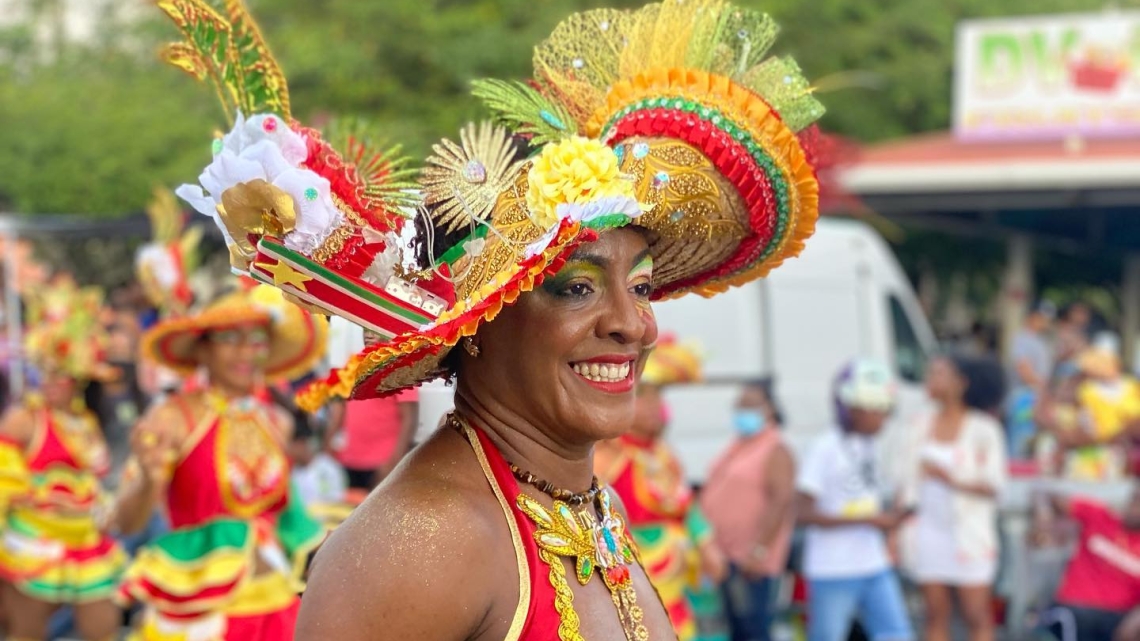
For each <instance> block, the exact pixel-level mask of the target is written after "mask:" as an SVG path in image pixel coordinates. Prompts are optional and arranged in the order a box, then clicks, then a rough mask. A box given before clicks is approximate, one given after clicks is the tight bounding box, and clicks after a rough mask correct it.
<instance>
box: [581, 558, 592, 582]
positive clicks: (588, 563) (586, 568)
mask: <svg viewBox="0 0 1140 641" xmlns="http://www.w3.org/2000/svg"><path fill="white" fill-rule="evenodd" d="M593 571H594V560H593V559H591V558H590V557H586V558H585V559H583V560H582V571H581V573H580V574H579V576H581V577H582V578H583V579H586V578H589V576H590V574H591V573H593Z"/></svg>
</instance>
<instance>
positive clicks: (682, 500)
mask: <svg viewBox="0 0 1140 641" xmlns="http://www.w3.org/2000/svg"><path fill="white" fill-rule="evenodd" d="M700 366H701V364H700V357H699V356H698V355H697V353H696V352H695V351H694V350H693V349H691V348H689V347H686V346H684V345H681V344H679V343H677V342H676V340H675V339H673V338H672V337H666V338H662V339H659V340H658V342H657V348H656V349H654V351H653V353H652V354H651V355H650V357H649V360H648V361H647V362H646V364H645V370H644V371H643V372H642V375H641V379H640V381H639V383H638V386H637V397H636V404H637V405H636V413H635V415H634V423H633V426H632V428H631V430H630V432H629V433H628V434H626V435H625V436H622V437H620V438H618V439H614V440H611V441H603V442H602V443H599V444H598V447H597V448H596V449H595V452H594V470H595V471H596V473H597V476H598V479H599V480H601V481H603V482H605V483H608V484H609V485H610V487H612V488H613V490H614V491H615V492H617V494H618V496H620V497H621V499H622V502H623V503H624V504H625V508H626V513H627V515H628V519H629V526H630V532H631V533H632V534H633V538H634V541H636V542H637V546H638V548H639V549H640V552H641V558H642V561H643V562H644V564H645V568H646V571H647V572H648V573H649V579H650V580H651V581H652V582H653V586H654V587H655V588H657V594H658V595H660V597H661V600H662V602H663V603H664V604H665V609H666V610H667V611H668V612H669V619H670V621H672V622H673V627H674V628H675V629H676V631H677V637H678V639H680V641H693V640H695V639H697V638H698V637H697V632H698V630H697V621H696V617H695V612H694V611H693V607H692V604H691V603H690V601H689V598H688V596H687V592H689V591H690V590H692V589H693V588H695V587H697V585H698V579H699V578H700V576H701V575H702V573H707V574H709V575H710V578H711V579H712V580H713V581H714V582H719V581H721V580H722V579H723V578H724V573H725V568H724V566H725V561H724V556H723V555H722V554H721V552H720V550H719V549H717V547H716V544H715V543H714V542H713V537H712V532H711V530H710V528H709V523H708V521H707V520H705V517H704V515H703V514H702V513H701V509H700V507H699V506H698V505H697V503H696V502H695V501H694V496H693V491H692V489H691V488H690V486H689V483H688V480H687V479H686V478H685V471H684V470H683V469H682V468H681V461H680V460H679V459H678V458H677V455H676V454H674V453H673V450H672V448H671V447H669V445H668V443H666V442H665V439H664V438H663V436H664V433H665V429H666V428H667V427H668V425H669V410H668V407H667V406H666V404H665V399H664V397H663V396H662V388H663V387H665V386H671V385H682V384H686V383H695V382H697V381H698V380H699V379H700V373H701V372H700Z"/></svg>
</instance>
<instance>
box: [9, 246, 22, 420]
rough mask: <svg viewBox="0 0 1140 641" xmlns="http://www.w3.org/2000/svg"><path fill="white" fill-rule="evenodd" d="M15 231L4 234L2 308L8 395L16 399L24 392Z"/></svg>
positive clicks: (11, 398)
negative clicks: (4, 323)
mask: <svg viewBox="0 0 1140 641" xmlns="http://www.w3.org/2000/svg"><path fill="white" fill-rule="evenodd" d="M18 233H19V232H17V231H16V230H15V229H14V228H9V229H8V230H7V231H6V233H5V234H4V310H5V319H6V320H7V321H8V397H9V399H10V400H16V399H18V398H20V397H21V396H23V394H24V355H23V349H22V346H23V342H24V341H23V336H22V335H21V330H22V327H21V325H20V317H21V316H22V315H23V314H21V313H20V290H19V281H18V277H17V275H16V269H17V265H16V242H17V240H18V238H17V235H18Z"/></svg>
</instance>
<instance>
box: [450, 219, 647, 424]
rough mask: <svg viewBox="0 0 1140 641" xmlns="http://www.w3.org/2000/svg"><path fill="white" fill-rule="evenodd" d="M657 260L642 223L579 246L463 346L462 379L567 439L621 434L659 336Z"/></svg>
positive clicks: (501, 406) (479, 395) (507, 413)
mask: <svg viewBox="0 0 1140 641" xmlns="http://www.w3.org/2000/svg"><path fill="white" fill-rule="evenodd" d="M652 279H653V259H652V257H651V256H650V254H649V246H648V243H647V242H646V240H645V238H644V236H642V234H641V232H639V231H638V230H636V229H628V228H625V229H618V230H614V231H610V232H607V233H605V234H602V235H601V238H600V239H599V240H598V241H597V242H594V243H590V244H587V245H583V246H581V247H579V248H578V250H577V251H575V252H574V253H573V254H572V255H571V256H570V259H569V260H568V261H567V262H566V264H565V266H563V268H562V269H561V270H560V271H559V272H558V273H557V274H555V275H553V276H550V277H548V278H547V279H546V281H545V282H543V284H542V286H541V287H539V288H537V289H535V290H534V291H531V292H528V293H526V294H524V295H522V296H520V297H519V300H518V302H517V303H516V304H514V305H512V306H510V307H507V308H505V309H504V310H503V311H502V313H501V314H500V315H499V316H498V318H496V319H495V321H494V322H492V323H488V324H487V325H485V326H483V327H482V328H480V330H479V333H478V335H477V336H476V337H475V341H476V342H477V344H478V346H479V349H480V355H479V356H478V357H472V356H470V355H469V354H467V353H462V354H461V356H460V358H461V359H462V360H461V364H460V376H459V387H460V390H461V392H463V393H465V394H468V395H469V396H471V397H472V398H473V399H474V401H475V402H477V403H479V404H480V405H482V406H484V407H486V408H488V409H489V410H491V411H492V413H495V414H497V415H499V416H500V417H501V418H503V419H504V420H508V421H510V420H514V421H516V422H520V421H521V422H526V423H529V424H531V425H533V426H535V427H537V428H538V429H540V430H541V431H543V432H544V433H546V434H547V435H548V436H550V437H551V438H552V439H554V440H557V441H560V442H561V443H562V444H564V445H575V446H580V445H590V444H592V443H594V442H596V441H599V440H604V439H609V438H614V437H617V436H620V435H622V434H624V433H626V432H627V431H629V429H630V427H631V426H632V424H633V420H634V414H635V410H636V404H637V403H636V395H635V387H636V380H637V374H638V373H639V372H640V370H641V367H642V366H643V365H644V363H645V358H646V356H647V355H648V354H649V351H650V349H651V348H652V346H653V344H654V343H655V342H656V341H657V322H656V320H655V319H654V317H653V310H652V308H651V307H650V305H649V295H650V293H651V290H652Z"/></svg>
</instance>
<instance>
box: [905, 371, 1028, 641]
mask: <svg viewBox="0 0 1140 641" xmlns="http://www.w3.org/2000/svg"><path fill="white" fill-rule="evenodd" d="M926 386H927V392H928V393H929V394H930V397H931V399H932V400H934V401H935V403H936V404H937V409H936V410H935V411H934V412H933V413H931V414H928V415H925V416H923V417H921V418H920V419H919V420H918V421H917V423H916V424H915V429H914V430H913V431H912V433H911V436H912V438H911V441H910V447H909V448H908V449H909V451H908V452H907V458H906V461H907V475H906V479H905V482H904V486H903V499H904V500H905V501H907V502H908V504H909V505H914V506H917V512H916V515H915V518H914V520H913V523H912V524H911V525H910V527H909V529H908V532H907V533H906V546H905V549H906V552H907V558H906V566H907V569H908V571H909V572H910V574H911V576H912V578H914V580H915V581H916V582H918V583H919V585H920V586H921V587H922V595H923V600H924V601H925V604H926V634H925V635H923V638H924V639H927V640H928V641H949V639H950V618H951V614H952V611H953V605H952V603H953V601H952V597H953V596H955V595H954V593H957V594H956V596H957V600H958V602H959V604H960V606H961V611H962V616H963V618H964V619H965V620H966V624H967V626H968V627H969V631H970V636H969V638H970V641H991V640H992V639H993V638H994V620H993V619H994V617H993V611H992V606H991V596H992V590H991V586H992V584H993V581H994V576H995V575H996V573H997V563H998V532H997V497H998V493H999V492H1000V491H1001V488H1002V486H1003V485H1004V483H1005V480H1006V472H1007V470H1006V452H1005V441H1004V438H1003V436H1002V429H1001V425H1000V424H999V423H998V421H997V420H996V419H995V418H994V415H993V411H994V410H996V408H997V407H998V405H999V404H1000V403H1001V400H1002V396H1003V394H1004V380H1003V374H1002V370H1001V366H1000V365H999V364H998V363H997V362H996V361H991V360H983V359H978V358H963V357H945V358H940V359H937V360H935V361H934V362H932V363H931V365H930V369H929V370H928V372H927V379H926Z"/></svg>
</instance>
